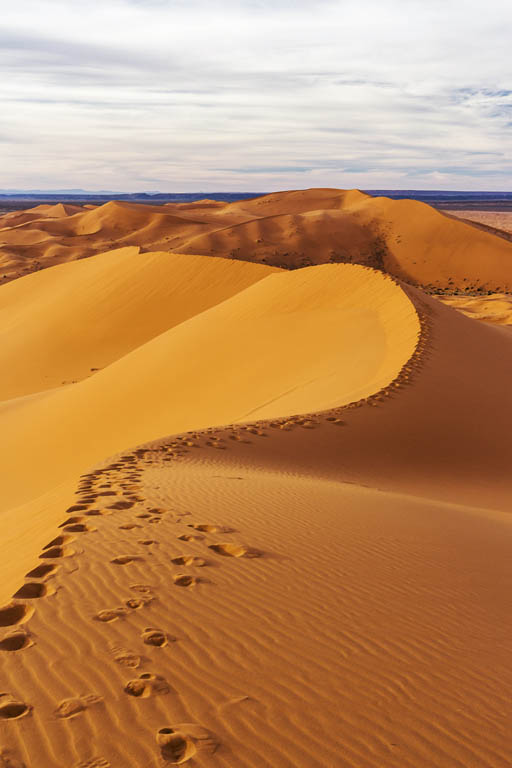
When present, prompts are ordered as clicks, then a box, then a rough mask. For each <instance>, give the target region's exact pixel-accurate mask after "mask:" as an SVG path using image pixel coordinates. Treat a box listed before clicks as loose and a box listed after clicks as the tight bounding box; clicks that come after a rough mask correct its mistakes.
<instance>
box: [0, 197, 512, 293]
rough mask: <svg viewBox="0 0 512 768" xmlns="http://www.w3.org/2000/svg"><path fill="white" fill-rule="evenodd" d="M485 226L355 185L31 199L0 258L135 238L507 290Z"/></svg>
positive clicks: (30, 260)
mask: <svg viewBox="0 0 512 768" xmlns="http://www.w3.org/2000/svg"><path fill="white" fill-rule="evenodd" d="M493 231H495V232H496V233H497V234H498V235H499V234H500V231H498V230H497V229H494V230H493V229H492V227H491V228H488V229H486V228H485V226H480V227H477V226H475V225H473V224H471V223H467V222H463V221H460V220H457V219H456V218H455V217H454V216H450V215H445V214H443V213H441V212H439V211H437V210H435V209H433V208H431V207H430V206H428V205H426V204H424V203H420V202H417V201H412V200H390V199H389V198H384V197H381V198H373V197H370V196H369V195H365V194H363V193H362V192H359V191H358V190H349V191H345V190H339V189H309V190H299V191H290V192H276V193H272V194H270V195H264V196H262V197H259V198H256V199H254V200H241V201H236V202H233V203H221V202H218V203H215V202H213V201H208V200H204V201H198V202H196V203H187V204H167V205H164V206H150V205H137V204H135V203H124V202H116V201H110V202H108V203H106V204H104V205H101V206H99V207H97V208H92V209H91V208H85V207H84V208H79V207H77V206H59V205H58V206H38V207H37V208H35V209H32V210H30V211H24V212H20V213H17V214H7V215H5V216H3V217H0V266H1V267H2V274H3V275H5V277H4V278H2V279H3V280H4V281H9V280H12V279H14V278H17V277H20V276H22V275H24V274H26V273H27V272H31V271H34V270H39V269H42V268H44V267H47V266H51V265H52V264H57V263H61V262H63V261H72V260H76V259H80V258H83V257H86V256H91V255H93V254H95V253H100V252H102V251H106V250H108V249H111V248H112V247H114V246H118V247H119V246H136V247H139V248H141V249H143V250H144V251H157V250H158V251H165V252H178V253H187V254H202V255H207V256H220V257H227V258H232V259H236V260H242V261H252V262H260V263H263V264H268V265H271V266H277V267H284V268H288V269H297V268H300V267H305V266H312V265H317V264H323V263H346V262H348V263H357V264H363V265H365V266H370V267H373V268H377V269H383V270H385V271H387V272H389V273H390V274H392V275H394V276H396V277H399V278H400V279H402V280H406V281H407V282H410V283H412V284H417V285H422V286H428V287H429V288H430V289H431V290H434V289H442V290H449V291H453V290H454V289H456V288H457V289H461V290H468V291H474V290H477V289H485V290H492V291H496V292H499V291H500V290H512V276H511V272H510V262H511V260H512V242H510V241H509V240H508V239H507V238H506V237H505V238H504V237H499V236H495V235H494V234H492V232H493ZM505 234H506V233H505Z"/></svg>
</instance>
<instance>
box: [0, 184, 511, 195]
mask: <svg viewBox="0 0 512 768" xmlns="http://www.w3.org/2000/svg"><path fill="white" fill-rule="evenodd" d="M311 189H333V190H341V191H353V190H357V191H359V192H363V193H364V194H374V193H376V192H393V193H398V192H415V193H421V194H428V193H436V194H438V193H439V194H443V195H450V194H453V195H456V194H461V195H512V189H462V188H458V189H443V188H439V187H431V188H425V189H424V188H419V187H382V188H379V189H377V188H375V189H369V188H366V189H365V188H363V187H325V186H324V187H322V186H318V187H294V188H293V189H291V188H290V189H276V190H268V189H264V190H255V189H252V190H246V191H239V190H235V189H222V188H216V189H210V190H207V189H194V190H190V191H185V190H177V191H175V190H166V191H164V190H162V189H159V190H147V189H131V190H121V189H85V188H81V187H69V188H48V189H42V188H38V189H16V188H8V189H1V188H0V195H1V196H7V195H22V194H27V195H37V194H41V195H45V194H48V195H50V194H52V195H59V194H62V195H64V194H66V195H82V194H84V195H147V196H158V195H160V196H167V195H202V194H205V195H208V194H215V195H221V194H225V195H250V194H254V195H258V196H260V195H270V194H273V193H276V192H295V191H297V192H299V191H307V190H311Z"/></svg>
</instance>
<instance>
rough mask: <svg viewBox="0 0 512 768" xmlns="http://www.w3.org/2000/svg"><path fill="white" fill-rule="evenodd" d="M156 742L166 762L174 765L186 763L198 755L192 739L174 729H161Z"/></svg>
mask: <svg viewBox="0 0 512 768" xmlns="http://www.w3.org/2000/svg"><path fill="white" fill-rule="evenodd" d="M156 741H157V744H158V746H159V747H160V752H161V755H162V757H163V758H164V759H165V760H168V761H169V762H171V763H172V764H174V765H180V764H181V763H186V762H187V761H188V760H190V759H191V758H192V757H194V755H195V754H196V753H197V749H196V746H195V744H194V742H193V741H192V739H189V738H187V737H186V736H185V735H184V734H182V733H180V732H179V731H176V730H175V729H174V728H160V730H159V731H158V733H157V735H156Z"/></svg>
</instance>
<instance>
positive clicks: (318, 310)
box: [0, 254, 420, 506]
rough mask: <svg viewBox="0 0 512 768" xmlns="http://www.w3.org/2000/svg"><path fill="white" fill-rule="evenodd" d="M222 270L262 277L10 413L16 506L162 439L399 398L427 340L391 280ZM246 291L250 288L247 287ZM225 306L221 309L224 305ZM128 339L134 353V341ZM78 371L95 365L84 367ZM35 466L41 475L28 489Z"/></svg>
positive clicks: (9, 483)
mask: <svg viewBox="0 0 512 768" xmlns="http://www.w3.org/2000/svg"><path fill="white" fill-rule="evenodd" d="M114 257H116V256H115V255H114ZM122 257H123V254H120V255H118V256H117V258H122ZM101 258H102V259H103V260H108V259H110V258H112V254H104V255H103V256H102V257H101ZM156 258H157V260H159V259H160V255H158V254H157V255H156ZM178 261H180V259H179V258H178ZM181 261H182V259H181ZM206 261H207V263H208V264H209V263H210V262H211V263H212V265H213V264H214V262H215V261H216V260H213V259H212V260H206ZM195 264H196V269H199V270H200V274H201V276H202V275H203V274H204V275H205V276H206V283H203V282H202V280H203V278H202V277H200V278H199V287H201V285H203V286H205V294H206V296H208V291H207V290H206V287H207V286H208V285H209V284H210V283H211V282H212V280H211V274H212V273H211V271H210V272H209V273H203V264H204V259H201V258H200V257H197V258H196V261H195ZM69 266H74V265H69ZM218 266H219V269H223V270H224V276H225V278H226V281H227V282H228V283H229V284H230V285H231V278H230V276H231V275H232V273H233V272H240V271H243V272H248V273H249V275H248V278H247V279H246V284H247V283H249V282H250V281H251V280H252V281H254V280H258V281H259V282H256V283H255V284H254V285H252V286H251V287H248V288H245V290H241V291H240V293H235V295H233V296H232V297H231V298H228V299H227V300H226V301H222V300H221V303H219V304H217V305H216V306H213V307H212V308H211V309H208V310H207V311H204V312H201V311H200V309H201V308H203V307H198V309H199V314H197V315H196V316H195V317H192V318H191V319H189V320H186V321H185V322H182V323H181V324H179V325H176V326H175V327H170V329H169V330H167V331H165V332H163V333H161V334H160V335H159V336H156V337H155V338H153V339H151V340H148V341H147V342H145V343H142V344H141V346H140V347H137V348H136V349H134V350H133V351H131V352H128V353H127V354H125V355H124V357H121V358H119V359H118V360H116V361H115V362H113V363H112V364H111V365H109V366H108V367H106V368H104V369H103V370H101V371H98V372H97V373H95V375H94V376H91V377H90V378H87V379H85V380H83V381H81V382H79V383H77V384H74V385H73V386H67V387H63V388H60V389H57V390H55V389H54V390H49V391H48V392H46V393H45V392H43V393H41V395H39V396H38V397H32V398H23V399H22V401H21V403H18V401H17V400H11V401H9V402H8V403H6V405H5V406H4V408H3V409H2V412H1V419H0V421H1V428H2V431H3V435H4V440H3V441H2V443H3V444H2V448H1V449H0V450H1V460H2V461H3V462H5V464H4V467H5V468H6V469H7V468H8V467H9V469H8V471H7V478H6V480H5V482H4V493H3V503H4V506H15V505H17V504H20V503H22V502H25V501H27V500H29V499H30V498H31V497H34V496H38V495H40V494H42V493H44V492H46V491H48V490H49V489H51V488H52V487H53V486H54V485H56V484H58V483H59V482H63V481H65V480H66V479H68V478H72V477H74V476H76V475H77V473H80V471H83V470H84V469H85V468H86V467H87V466H88V465H90V464H92V463H93V462H95V461H97V460H99V459H101V458H102V457H103V456H106V455H109V454H111V453H114V452H115V451H117V450H119V449H121V448H122V447H123V446H126V445H136V444H137V443H140V442H143V441H146V440H148V439H153V438H156V437H158V436H159V435H160V434H162V432H164V433H173V432H181V431H183V430H188V429H201V428H205V427H207V426H209V425H211V424H225V423H231V422H234V421H238V420H243V419H248V418H263V417H266V416H271V417H273V416H281V415H291V414H294V413H300V412H302V411H310V410H320V409H325V408H330V407H333V406H337V405H343V404H345V403H347V402H351V401H353V400H358V399H360V398H361V397H365V396H367V395H369V394H372V393H373V392H375V391H376V390H379V389H381V388H382V387H385V386H386V385H387V384H389V383H390V381H392V380H393V379H394V378H395V377H396V376H397V375H398V373H399V371H400V369H401V368H402V366H403V365H405V363H406V362H407V361H408V360H409V358H410V357H411V355H412V354H413V353H414V350H415V347H416V344H417V341H418V337H419V329H420V327H419V322H418V317H417V314H416V311H415V309H414V306H413V305H412V303H411V302H410V301H409V299H408V298H407V296H406V295H405V294H404V292H403V291H402V290H401V289H400V288H399V287H398V286H397V285H396V284H395V283H394V282H393V281H392V280H391V279H390V278H388V277H386V276H384V275H382V274H381V273H379V272H374V271H371V270H366V269H364V268H363V267H359V266H350V265H326V266H322V267H314V268H311V269H309V270H304V271H300V272H299V271H295V272H283V273H274V274H270V275H268V276H267V277H265V278H264V279H260V277H261V276H262V269H263V270H264V269H265V268H262V267H256V270H257V272H256V275H252V274H251V273H253V270H254V269H255V268H254V266H252V265H248V264H237V263H231V262H229V261H223V262H221V263H220V264H219V265H218ZM55 269H56V270H57V269H59V270H62V269H63V268H62V267H59V268H55ZM68 271H69V270H68ZM185 274H186V275H189V274H190V272H185ZM219 274H220V273H219ZM39 277H41V276H39V275H38V276H31V277H30V281H31V282H36V279H37V278H39ZM242 279H244V278H242ZM25 281H26V282H27V283H28V281H29V278H25ZM21 282H23V281H20V284H21ZM37 282H38V283H41V282H43V281H42V280H37ZM233 285H236V283H234V284H233ZM9 287H10V286H5V287H4V288H3V289H2V291H4V292H6V291H8V289H9ZM13 287H15V284H14V286H13ZM238 287H239V288H243V287H244V286H242V285H241V281H240V282H239V283H238ZM232 290H233V289H232ZM224 293H225V295H226V294H227V290H226V289H224ZM52 296H54V293H53V286H52ZM212 297H215V298H217V299H219V298H221V296H220V293H219V292H218V291H217V293H214V294H212ZM119 298H120V299H122V296H121V295H120V297H119ZM210 300H213V299H210ZM205 304H206V302H205ZM123 306H124V302H123ZM203 306H204V305H203ZM183 314H184V313H183ZM158 321H159V322H161V319H160V317H159V318H158ZM33 325H36V323H33ZM120 325H122V322H121V324H120ZM63 330H64V329H63ZM153 330H154V329H153ZM151 332H153V331H151ZM56 333H57V331H56ZM82 336H85V333H83V332H82ZM20 338H23V335H22V334H21V336H20ZM121 338H122V339H123V341H122V343H123V344H125V346H127V344H126V335H125V334H123V336H122V337H121ZM34 343H36V342H34ZM118 351H119V350H118ZM12 354H13V356H14V351H13V353H12ZM19 354H20V355H21V352H20V353H19ZM116 354H118V352H116ZM71 361H72V364H73V365H83V358H82V356H81V353H79V354H78V358H77V359H76V361H73V359H72V358H71ZM89 362H90V358H89V359H88V363H89ZM37 370H38V366H37V365H36V371H37ZM30 375H33V374H32V371H31V370H30V369H28V370H27V378H28V377H29V376H30ZM28 435H30V440H27V436H28ZM71 444H72V446H73V449H72V451H70V450H69V446H70V445H71ZM22 454H23V455H24V457H25V461H27V462H28V463H29V464H30V465H31V467H32V470H31V473H30V478H26V479H25V480H24V482H23V483H20V482H19V468H20V458H21V455H22ZM42 457H44V459H43V458H42ZM17 468H18V469H17ZM17 473H18V475H17Z"/></svg>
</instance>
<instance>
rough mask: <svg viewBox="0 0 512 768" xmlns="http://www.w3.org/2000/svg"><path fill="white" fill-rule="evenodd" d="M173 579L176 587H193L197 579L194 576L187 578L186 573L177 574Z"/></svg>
mask: <svg viewBox="0 0 512 768" xmlns="http://www.w3.org/2000/svg"><path fill="white" fill-rule="evenodd" d="M173 579H174V583H175V584H176V586H177V587H193V586H194V585H195V584H197V579H196V578H194V576H188V575H187V574H186V573H179V574H177V575H176V576H173Z"/></svg>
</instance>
